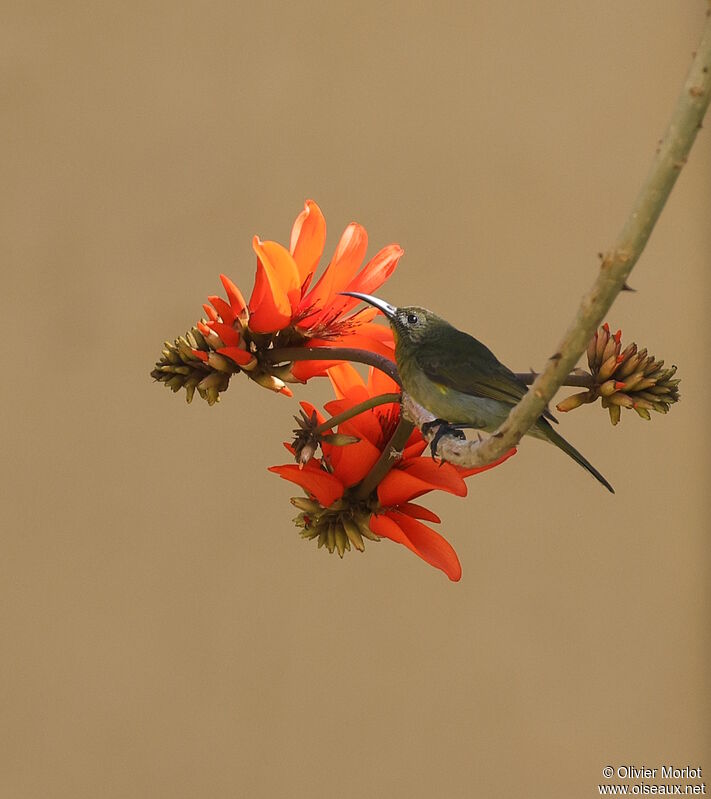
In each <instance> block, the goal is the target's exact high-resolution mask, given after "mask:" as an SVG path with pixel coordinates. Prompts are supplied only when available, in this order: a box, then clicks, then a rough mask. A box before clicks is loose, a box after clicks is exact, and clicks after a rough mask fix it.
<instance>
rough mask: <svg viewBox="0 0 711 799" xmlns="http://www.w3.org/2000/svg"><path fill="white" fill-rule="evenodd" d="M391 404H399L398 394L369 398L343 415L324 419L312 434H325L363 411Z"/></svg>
mask: <svg viewBox="0 0 711 799" xmlns="http://www.w3.org/2000/svg"><path fill="white" fill-rule="evenodd" d="M391 402H400V394H378V395H377V396H376V397H370V399H367V400H365V401H364V402H359V403H358V404H357V405H354V406H353V407H352V408H349V409H348V410H347V411H343V413H339V414H336V416H332V417H331V418H330V419H326V421H325V422H324V423H323V424H320V425H319V426H318V427H317V428H316V429H315V430H314V433H315V434H316V435H319V434H321V433H325V432H326V431H327V430H332V429H333V428H334V427H336V426H338V425H339V424H341V422H347V421H348V420H349V419H352V418H353V417H354V416H358V415H359V414H361V413H365V411H369V410H370V409H371V408H377V407H378V405H387V404H388V403H391Z"/></svg>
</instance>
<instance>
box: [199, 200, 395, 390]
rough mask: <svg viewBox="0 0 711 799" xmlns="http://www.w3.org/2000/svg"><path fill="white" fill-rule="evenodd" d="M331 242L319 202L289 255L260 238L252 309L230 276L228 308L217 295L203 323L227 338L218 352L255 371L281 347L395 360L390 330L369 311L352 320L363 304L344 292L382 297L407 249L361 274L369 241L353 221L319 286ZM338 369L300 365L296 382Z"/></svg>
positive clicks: (302, 219) (309, 205)
mask: <svg viewBox="0 0 711 799" xmlns="http://www.w3.org/2000/svg"><path fill="white" fill-rule="evenodd" d="M325 240H326V221H325V219H324V217H323V214H322V213H321V209H320V208H319V207H318V205H317V204H316V203H315V202H314V201H313V200H307V201H306V204H305V206H304V210H303V211H302V212H301V213H300V214H299V215H298V216H297V218H296V221H295V222H294V226H293V228H292V231H291V242H290V246H289V249H288V250H287V249H286V247H284V246H282V245H281V244H279V243H278V242H276V241H262V240H261V239H260V238H259V237H258V236H255V237H254V239H253V241H252V248H253V249H254V252H255V253H256V255H257V273H256V277H255V281H254V288H253V289H252V295H251V297H250V299H249V302H245V300H244V298H243V296H242V293H241V292H240V290H239V289H238V288H237V286H236V285H235V284H234V283H233V282H232V281H231V280H230V279H229V278H228V277H227V276H226V275H220V279H221V281H222V284H223V286H224V289H225V292H226V293H227V301H225V300H224V299H222V297H218V296H211V297H209V298H208V299H209V300H210V303H211V304H212V305H211V306H210V305H204V306H203V308H204V309H205V313H206V314H207V316H208V321H207V322H206V323H201V324H202V327H200V326H199V328H200V332H201V333H203V335H205V336H206V337H207V336H208V335H209V333H206V332H205V330H204V329H203V327H205V328H207V329H208V330H212V331H213V332H214V333H215V334H216V335H217V336H218V337H219V338H220V339H221V343H223V344H224V347H223V348H221V349H217V352H218V353H219V354H221V355H224V356H226V357H227V358H231V359H232V360H234V361H235V363H236V364H237V365H238V366H239V367H241V368H243V369H244V368H246V369H247V370H249V369H250V367H251V366H253V363H252V359H254V358H255V356H256V355H257V354H258V352H259V351H260V350H262V349H268V348H275V347H294V346H310V347H328V346H333V345H335V344H338V345H341V346H348V347H358V348H361V349H368V350H371V351H373V352H377V353H379V354H381V355H385V356H386V357H390V358H392V355H393V349H394V344H393V340H392V334H391V333H390V330H389V329H388V328H383V327H382V326H380V325H377V324H374V323H373V322H372V320H373V317H374V316H375V314H376V313H377V311H375V310H373V311H371V309H367V310H361V311H358V312H356V313H354V314H351V315H348V314H349V313H350V311H352V310H353V308H354V307H355V306H356V305H357V304H358V300H357V299H354V298H353V297H343V296H341V295H340V292H342V291H360V292H372V291H375V290H376V289H377V288H378V287H379V286H381V285H382V284H383V283H384V282H385V281H386V280H387V279H388V277H390V275H391V274H392V273H393V271H394V270H395V267H396V266H397V264H398V261H399V260H400V257H401V256H402V253H403V251H402V249H401V248H400V247H399V246H398V245H397V244H389V245H388V246H386V247H384V248H383V249H382V250H380V252H378V253H377V254H376V255H375V256H374V257H373V258H371V260H370V261H368V263H367V264H366V265H365V266H363V267H362V269H361V264H362V262H363V259H364V257H365V252H366V249H367V246H368V234H367V233H366V231H365V228H363V227H362V226H361V225H359V224H357V223H355V222H352V223H351V224H350V225H348V227H347V228H346V229H345V231H344V232H343V235H342V236H341V239H340V241H339V242H338V246H337V247H336V251H335V253H334V255H333V258H332V259H331V261H330V263H329V264H328V266H327V267H326V269H325V270H324V272H323V274H322V275H321V276H320V277H319V279H318V280H317V281H316V282H315V284H314V285H313V287H312V286H311V284H312V282H313V278H314V275H315V273H316V269H317V267H318V264H319V261H320V259H321V256H322V254H323V247H324V243H325ZM228 338H229V339H230V340H229V341H228V340H227V339H228ZM198 357H201V356H198ZM335 363H339V361H330V362H329V361H298V362H297V363H294V364H293V366H292V368H291V370H290V375H289V376H290V377H293V378H294V379H295V380H296V381H298V382H305V381H306V380H307V379H308V378H309V377H313V376H316V375H323V374H325V372H326V369H327V368H328V367H329V366H332V365H333V364H335Z"/></svg>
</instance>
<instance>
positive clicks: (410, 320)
mask: <svg viewBox="0 0 711 799" xmlns="http://www.w3.org/2000/svg"><path fill="white" fill-rule="evenodd" d="M418 321H419V320H418V319H417V314H414V313H409V314H408V315H407V324H408V325H416V324H417V322H418Z"/></svg>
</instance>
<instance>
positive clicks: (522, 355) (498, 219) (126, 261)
mask: <svg viewBox="0 0 711 799" xmlns="http://www.w3.org/2000/svg"><path fill="white" fill-rule="evenodd" d="M705 7H706V4H705V3H703V2H701V1H700V0H699V2H696V1H693V2H692V1H691V0H689V1H688V2H679V3H670V2H666V0H660V1H659V2H652V0H637V1H636V2H632V0H630V1H629V2H625V3H620V2H611V1H610V0H605V2H599V3H590V2H547V3H543V4H531V3H523V2H516V3H483V2H473V3H472V2H454V3H450V4H447V5H446V6H444V5H442V4H435V3H431V4H426V3H425V4H423V3H418V4H414V3H404V2H403V3H391V4H385V5H383V4H381V3H367V4H360V5H358V4H354V5H346V4H317V3H308V2H307V3H299V4H295V3H286V2H277V3H269V4H248V3H244V2H241V3H240V2H237V3H234V2H232V3H227V2H215V3H209V4H207V3H174V4H168V3H155V2H149V3H135V2H129V3H121V4H115V3H89V4H88V3H76V2H65V3H47V2H45V3H41V2H40V3H27V2H24V3H8V4H5V5H4V10H3V25H2V29H1V30H0V59H1V62H2V70H1V74H2V100H1V102H2V109H3V110H2V114H1V116H0V130H1V133H2V141H3V143H4V146H3V153H4V157H3V159H2V164H1V166H0V168H1V170H2V173H1V175H2V186H3V191H2V199H1V200H0V203H2V209H1V213H0V236H1V240H0V247H1V248H2V257H1V262H0V263H1V264H2V282H3V291H2V298H1V300H0V301H1V302H2V319H3V339H4V344H5V361H6V365H5V368H4V370H3V372H4V378H3V384H4V391H3V413H2V420H1V422H0V423H1V424H2V428H3V429H2V441H3V459H2V488H3V498H2V506H1V508H0V515H1V524H2V530H3V533H2V556H1V557H0V570H1V571H2V575H1V579H2V583H1V584H2V596H1V601H0V619H1V624H2V641H3V643H2V651H3V655H2V659H1V660H0V679H1V681H0V684H1V685H2V719H3V721H2V725H1V728H0V729H1V730H2V732H1V733H0V734H1V735H2V738H1V739H0V796H2V797H3V799H4V797H8V798H9V797H12V798H13V799H25V798H26V797H33V798H34V797H75V798H78V797H226V796H249V797H331V796H342V797H360V796H387V797H433V796H444V797H471V796H486V797H512V796H534V797H569V796H580V797H584V796H597V795H598V792H597V784H598V783H601V782H604V780H603V779H602V776H601V770H602V768H603V766H605V765H608V764H610V765H613V766H617V765H619V764H632V765H636V766H643V765H646V766H650V767H654V766H657V767H659V766H661V765H662V764H668V763H672V764H675V765H680V766H681V765H691V766H701V767H703V768H705V769H706V772H707V774H708V773H709V770H711V759H709V756H708V753H709V752H710V751H711V746H710V744H711V740H710V738H711V733H710V729H709V727H710V725H709V715H710V714H709V711H710V704H711V692H710V690H709V689H710V686H711V682H710V678H709V670H708V655H709V643H710V642H709V629H710V628H709V609H710V608H709V554H710V552H709V535H708V534H709V529H708V519H709V491H708V485H709V454H708V445H709V425H708V402H707V400H708V397H707V391H708V385H709V384H708V362H707V360H706V355H707V347H708V345H709V343H710V342H709V335H708V300H709V251H710V248H709V245H710V244H711V226H710V225H709V214H710V213H711V194H710V192H709V175H710V174H711V172H710V168H711V139H710V134H709V131H708V130H704V131H702V133H701V135H700V137H699V140H698V142H697V145H696V146H695V148H694V151H693V153H692V157H691V159H690V161H689V164H688V167H687V168H686V169H685V171H684V172H683V174H682V176H681V179H680V180H679V183H678V185H677V187H676V189H675V190H674V193H673V195H672V198H671V200H670V202H669V204H668V207H667V208H666V210H665V212H664V214H663V216H662V218H661V221H660V223H659V225H658V227H657V229H656V231H655V233H654V235H653V237H652V240H651V242H650V244H649V247H648V248H647V250H646V252H645V253H644V256H643V258H642V260H641V261H640V263H639V265H638V267H637V270H636V271H635V272H634V274H633V276H632V279H631V283H632V285H633V286H634V287H635V288H636V289H637V293H635V294H626V295H624V296H621V297H620V298H619V299H618V301H617V303H616V304H615V306H614V308H613V310H612V313H611V314H610V317H609V320H610V322H611V324H612V325H613V326H615V327H617V326H621V327H622V328H623V330H624V333H625V339H626V340H627V341H631V340H636V341H637V342H638V343H639V344H640V345H641V346H648V347H649V348H650V349H651V351H652V352H653V353H655V354H656V355H658V356H659V357H662V358H665V359H667V361H668V362H674V363H677V364H678V365H679V369H680V375H681V376H682V377H683V383H682V386H681V388H682V395H683V401H682V402H681V404H680V405H678V406H677V407H675V408H674V409H673V410H672V412H671V413H670V414H669V416H667V417H666V418H661V417H655V418H654V419H653V420H652V422H650V423H644V422H643V421H642V420H639V419H637V418H636V417H633V416H632V415H630V414H625V416H624V418H623V421H622V423H621V424H620V426H619V427H618V428H616V429H613V428H612V427H611V426H610V424H609V422H608V421H607V419H606V416H605V415H604V414H603V413H600V412H596V411H593V410H587V412H586V411H582V412H579V413H576V414H571V415H570V416H568V417H565V418H564V419H563V424H562V427H563V432H564V433H565V434H566V435H567V436H568V437H569V438H570V439H571V441H573V442H574V443H575V444H576V446H579V447H580V449H581V451H582V452H584V453H585V455H586V456H587V457H589V458H590V460H591V461H592V462H593V463H594V464H595V465H596V466H598V467H599V468H600V470H601V471H602V472H603V473H604V474H605V475H606V476H607V477H608V478H609V479H610V480H611V482H612V483H613V484H614V485H615V488H616V490H617V495H616V496H614V497H612V496H608V495H607V493H606V492H605V491H604V490H602V489H601V487H600V486H599V485H597V484H596V483H595V481H594V480H592V479H591V478H590V477H589V476H588V475H586V474H585V473H584V472H583V470H581V469H579V468H578V467H576V466H575V465H574V464H573V463H572V462H570V461H569V460H568V459H566V458H565V457H563V456H562V454H561V453H559V452H557V451H556V450H554V449H553V448H552V447H546V446H544V445H540V444H538V443H537V442H531V443H528V442H527V443H525V445H524V446H523V447H522V449H521V452H520V453H519V455H518V456H517V457H516V458H515V459H514V460H513V461H512V462H511V463H509V464H508V465H507V466H505V467H503V468H501V469H498V470H495V471H494V472H491V473H488V474H485V475H482V476H481V477H478V478H473V479H472V480H470V481H469V483H470V494H469V497H468V498H467V499H466V500H461V499H456V498H453V497H449V496H445V495H441V496H436V495H430V498H428V500H427V504H428V505H429V506H430V507H432V508H434V509H435V510H437V511H438V512H439V513H440V514H441V515H442V516H443V524H442V530H443V532H444V533H445V534H446V535H447V537H448V538H449V540H451V541H452V543H453V544H454V545H455V547H456V548H457V551H458V552H459V555H460V558H461V560H462V564H463V567H464V577H463V580H462V582H461V583H459V584H456V585H455V584H451V583H449V582H448V581H447V579H446V578H445V577H444V576H443V575H442V574H440V573H439V572H437V571H435V570H434V569H431V568H429V567H427V566H426V565H425V564H424V563H422V562H421V561H419V560H418V559H417V558H415V557H414V556H412V555H410V554H409V553H408V552H407V551H406V550H404V549H403V548H402V547H398V546H396V545H394V544H389V543H387V542H384V543H382V544H379V545H373V546H370V547H369V548H368V550H367V552H366V554H365V555H363V556H358V555H357V553H355V554H351V555H349V556H347V557H346V558H345V559H344V560H343V561H342V562H341V561H339V559H338V558H337V557H329V556H328V555H327V554H326V553H325V552H323V551H317V550H316V548H315V546H314V545H313V544H309V543H306V542H304V541H302V540H301V539H300V538H299V537H298V536H297V534H296V530H295V529H294V528H293V526H292V524H291V521H290V520H291V518H292V516H293V509H292V508H291V506H290V505H289V503H288V497H289V496H291V495H292V494H293V493H294V490H293V488H292V487H290V486H289V485H288V484H287V483H285V482H283V481H281V480H279V479H278V478H276V477H275V476H272V475H269V474H268V473H267V472H266V467H267V466H268V465H270V464H274V463H283V462H285V456H284V452H283V449H282V447H281V443H280V442H281V440H282V439H284V438H286V437H288V433H289V431H290V429H291V427H292V426H293V423H292V419H291V414H292V413H294V412H295V408H296V399H295V400H286V399H285V398H283V397H279V396H276V395H272V394H269V393H268V392H265V391H262V390H259V389H257V388H256V387H254V386H251V385H249V384H247V383H246V382H245V381H239V380H235V381H234V384H233V386H232V387H231V389H230V391H229V392H228V393H227V394H226V395H225V396H224V397H223V401H222V402H221V403H220V404H219V405H218V406H217V407H214V408H208V407H207V406H206V405H205V404H204V403H202V402H197V401H196V402H195V403H194V404H193V405H192V406H187V405H186V404H185V403H184V401H183V395H182V394H181V395H176V396H174V395H172V394H171V393H170V392H168V391H167V390H165V389H164V388H163V387H161V386H158V385H154V384H152V382H151V380H150V378H149V376H148V373H149V371H150V369H151V368H152V366H153V363H154V361H155V359H156V358H157V357H158V355H159V353H160V349H161V343H162V341H163V340H164V339H165V338H173V337H174V336H176V335H178V334H181V333H182V332H184V330H185V329H186V328H187V327H188V326H189V325H190V324H191V323H192V322H193V321H194V320H195V319H196V318H197V317H198V316H199V314H200V305H201V303H202V302H203V301H204V299H205V297H206V295H207V294H211V293H215V292H216V291H217V290H219V289H220V284H219V280H218V274H219V272H220V271H226V272H227V273H228V274H230V275H231V276H232V277H233V278H234V280H235V281H236V282H238V283H239V284H240V285H241V286H242V287H243V289H244V290H245V291H248V290H250V289H251V285H252V278H253V271H254V258H253V254H252V251H251V248H250V240H251V236H252V235H253V234H254V233H259V234H260V235H262V236H263V237H267V238H276V239H278V240H281V241H287V237H288V233H289V230H290V226H291V223H292V220H293V218H294V217H295V215H296V214H297V213H298V211H299V210H300V208H301V207H302V203H303V201H304V199H305V198H306V197H313V198H315V199H316V200H317V201H318V202H319V203H320V205H321V207H322V208H323V210H324V213H325V214H326V218H327V222H328V225H329V240H328V244H327V250H328V253H329V254H330V252H331V251H332V249H333V246H334V245H335V242H336V241H337V237H338V236H339V235H340V232H341V230H342V229H343V228H344V227H345V225H346V224H347V223H348V222H349V221H351V220H352V219H356V220H358V221H360V222H362V223H363V224H364V225H365V226H366V227H367V229H368V232H369V234H370V242H371V246H370V252H371V253H372V252H375V250H376V249H377V248H379V247H380V246H382V245H384V244H386V243H388V242H390V241H398V242H400V243H401V244H402V245H403V246H404V248H405V251H406V256H405V258H404V260H403V261H402V263H401V266H400V268H399V270H398V272H397V273H396V275H395V277H394V279H393V280H392V281H391V282H390V283H389V284H388V285H387V287H386V288H385V289H384V290H383V292H382V293H383V295H384V296H385V297H386V298H387V299H389V300H392V301H393V302H396V303H401V304H405V303H409V302H416V303H426V304H428V305H430V307H432V308H433V309H435V310H438V311H440V312H442V313H443V314H445V315H447V316H448V317H449V318H450V319H451V320H452V321H453V322H454V323H455V324H458V325H459V326H460V327H464V328H466V329H468V330H469V331H470V332H472V333H474V334H475V335H477V336H478V337H480V338H481V339H483V340H484V341H485V342H487V343H488V344H489V345H490V346H491V347H492V348H494V349H495V351H496V352H497V354H498V355H499V356H500V357H501V359H502V360H504V361H505V362H507V363H508V364H509V365H510V366H511V367H512V368H515V369H525V368H527V367H529V366H534V367H538V366H540V365H541V364H542V363H543V360H544V358H545V357H546V356H547V355H548V354H549V353H550V352H551V351H552V347H553V346H555V344H556V343H557V341H558V339H559V337H560V335H561V333H562V331H563V330H564V328H565V326H566V325H567V324H568V321H569V319H570V318H571V316H572V314H573V311H574V309H575V307H576V305H577V301H578V298H579V296H580V295H581V293H582V292H583V290H584V289H585V288H586V287H587V286H588V285H589V284H590V282H591V280H592V279H593V277H594V275H595V272H596V268H597V264H598V260H597V255H596V254H597V252H598V251H600V250H603V249H605V248H606V247H608V246H610V245H611V244H612V242H613V240H614V237H615V235H616V233H617V231H618V229H619V227H620V226H621V224H622V222H623V220H624V217H625V215H626V214H627V212H628V210H629V208H630V205H631V202H632V201H633V199H634V197H635V194H636V192H637V190H638V188H639V186H640V183H641V181H642V179H643V177H644V175H645V172H646V170H647V168H648V166H649V164H650V160H651V155H652V153H653V151H654V148H655V144H656V141H657V139H658V137H659V136H660V135H661V133H662V132H663V130H664V127H665V125H666V123H667V121H668V117H669V114H670V111H671V108H672V107H673V104H674V102H675V99H676V96H677V93H678V91H679V89H680V87H681V85H682V81H683V79H684V76H685V73H686V70H687V68H688V65H689V63H690V58H691V52H692V50H693V49H694V47H695V46H696V43H697V41H698V38H699V32H700V27H701V25H702V24H703V15H704V11H705ZM327 396H328V392H327V390H326V388H325V387H324V386H323V385H321V386H320V387H319V388H317V389H311V386H310V387H309V390H301V391H298V390H297V399H298V398H304V397H308V398H311V399H313V398H316V399H319V400H323V399H325V398H326V397H327Z"/></svg>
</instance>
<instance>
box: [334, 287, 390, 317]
mask: <svg viewBox="0 0 711 799" xmlns="http://www.w3.org/2000/svg"><path fill="white" fill-rule="evenodd" d="M340 294H343V295H345V296H346V297H355V298H356V299H357V300H361V301H362V302H367V303H368V305H372V306H373V308H377V309H378V310H379V311H381V312H382V313H383V314H385V316H387V318H388V319H395V317H396V315H397V308H396V307H395V306H394V305H390V303H389V302H385V300H381V299H380V297H373V295H372V294H359V293H358V292H357V291H341V292H340Z"/></svg>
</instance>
